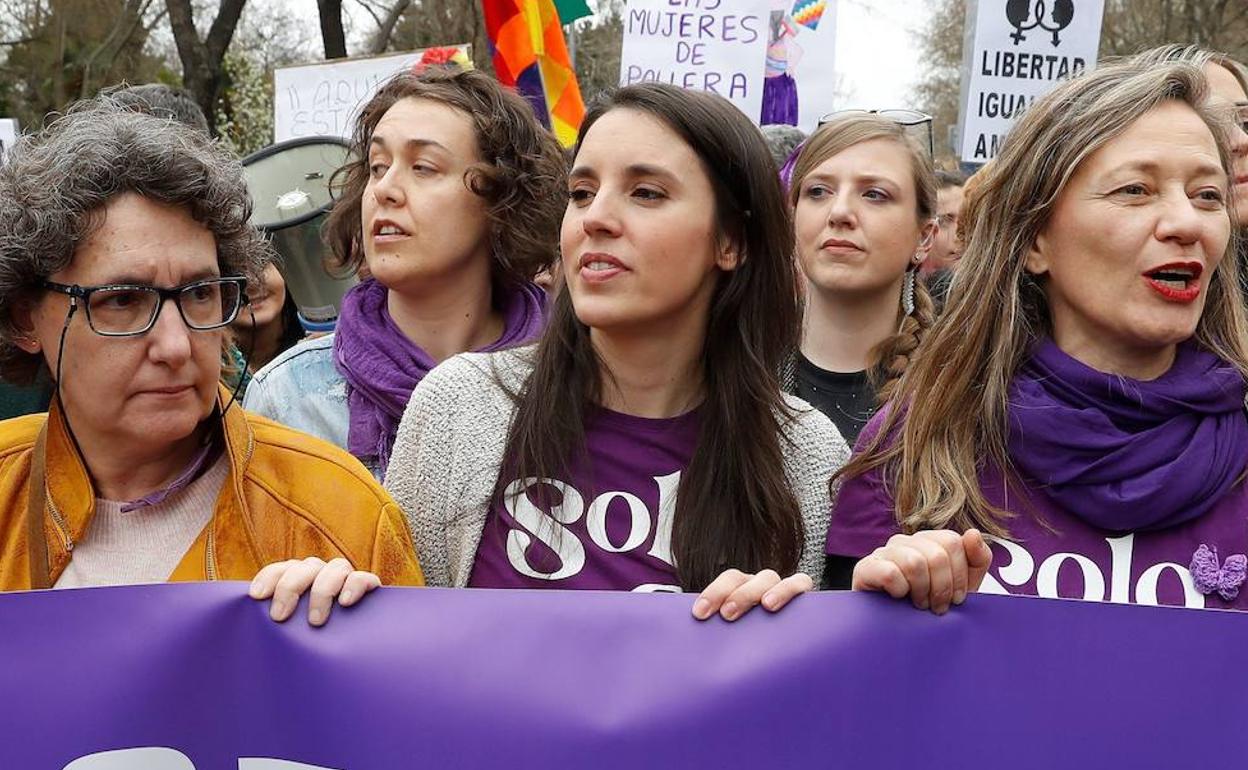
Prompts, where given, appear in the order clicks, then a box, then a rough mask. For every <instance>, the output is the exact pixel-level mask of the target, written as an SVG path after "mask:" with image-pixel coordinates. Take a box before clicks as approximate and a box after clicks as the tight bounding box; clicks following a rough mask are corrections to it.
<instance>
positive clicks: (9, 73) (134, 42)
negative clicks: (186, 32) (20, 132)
mask: <svg viewBox="0 0 1248 770" xmlns="http://www.w3.org/2000/svg"><path fill="white" fill-rule="evenodd" d="M163 16H164V10H163V8H162V7H161V6H160V5H159V4H158V3H157V2H156V0H0V29H3V30H4V33H3V35H4V36H5V38H6V39H5V40H4V41H3V43H0V57H3V58H2V63H0V114H5V115H9V116H12V117H16V118H18V119H19V120H20V121H21V122H22V124H23V125H25V126H29V127H32V128H33V127H37V126H38V125H39V124H40V123H41V122H42V121H43V118H44V116H45V115H46V114H47V113H49V112H53V111H58V110H61V109H63V108H64V107H65V106H67V105H68V103H69V102H71V101H73V100H75V99H79V98H83V97H88V96H92V95H94V94H95V93H96V92H97V91H99V90H100V88H102V87H104V86H108V85H112V84H114V83H117V82H120V81H122V80H130V81H136V80H138V81H146V80H152V79H155V78H156V75H157V73H158V71H159V68H160V60H159V58H158V57H156V56H154V55H152V54H151V53H149V52H148V51H147V43H148V39H149V36H150V34H151V32H152V30H153V28H154V27H155V26H156V25H157V24H159V23H160V21H161V20H162V18H163Z"/></svg>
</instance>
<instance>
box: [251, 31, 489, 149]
mask: <svg viewBox="0 0 1248 770" xmlns="http://www.w3.org/2000/svg"><path fill="white" fill-rule="evenodd" d="M457 47H458V48H459V49H460V50H462V51H464V52H465V53H467V52H468V51H469V46H467V45H461V46H457ZM425 50H427V49H421V50H419V51H409V52H407V53H401V54H394V55H391V56H375V57H372V58H368V59H337V60H334V61H328V62H321V63H319V64H304V65H299V66H296V67H281V68H278V69H276V70H274V72H273V141H274V142H275V143H276V142H284V141H286V140H287V139H295V138H297V137H301V136H341V137H349V136H350V135H351V129H352V128H353V126H354V121H355V115H356V112H357V111H358V110H359V108H360V107H361V106H362V105H363V104H364V103H365V102H367V101H368V100H369V99H371V98H372V96H373V94H375V93H377V90H378V89H379V88H381V86H382V84H383V83H385V82H386V81H387V80H389V79H390V78H391V77H392V76H394V74H395V73H397V72H400V71H402V70H404V69H407V68H409V67H411V66H412V65H413V64H416V63H417V62H419V61H420V57H421V55H422V54H423V53H424V52H425Z"/></svg>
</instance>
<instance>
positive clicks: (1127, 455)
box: [1009, 340, 1248, 532]
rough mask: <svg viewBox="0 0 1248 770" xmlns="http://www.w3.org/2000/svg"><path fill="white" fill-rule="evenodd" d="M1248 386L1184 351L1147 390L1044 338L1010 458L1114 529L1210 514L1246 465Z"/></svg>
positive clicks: (1020, 404)
mask: <svg viewBox="0 0 1248 770" xmlns="http://www.w3.org/2000/svg"><path fill="white" fill-rule="evenodd" d="M1246 389H1248V388H1246V386H1245V382H1244V378H1243V377H1242V376H1241V375H1240V374H1239V372H1238V371H1236V369H1235V367H1233V366H1231V365H1230V364H1228V363H1226V362H1225V361H1223V360H1221V359H1219V358H1218V357H1217V356H1215V355H1213V354H1212V353H1209V352H1208V351H1205V350H1202V349H1201V348H1199V347H1198V346H1197V345H1196V344H1195V343H1194V342H1191V341H1189V342H1185V343H1183V344H1181V345H1180V346H1179V348H1178V351H1177V353H1176V356H1175V360H1174V365H1173V366H1171V367H1170V371H1168V372H1166V373H1165V374H1163V375H1162V376H1161V377H1158V378H1157V379H1155V380H1151V381H1148V382H1144V381H1140V380H1132V379H1128V378H1126V377H1119V376H1116V375H1110V374H1103V373H1101V372H1098V371H1096V370H1094V369H1092V368H1090V367H1088V366H1085V365H1084V364H1082V363H1080V362H1079V361H1076V360H1075V359H1073V358H1071V357H1070V356H1068V355H1066V354H1065V353H1063V352H1062V351H1061V350H1060V349H1059V348H1058V347H1057V345H1056V344H1055V343H1053V341H1052V340H1045V341H1042V342H1041V343H1040V344H1038V345H1037V346H1036V348H1035V349H1034V350H1033V351H1032V357H1031V359H1030V360H1028V361H1027V363H1025V364H1024V365H1023V366H1022V368H1021V369H1020V371H1019V373H1018V375H1017V376H1016V377H1015V378H1014V382H1013V383H1012V386H1011V394H1010V403H1009V418H1010V432H1009V451H1010V456H1011V458H1012V460H1013V462H1014V464H1015V467H1016V468H1017V469H1018V470H1019V471H1020V473H1021V474H1022V476H1023V478H1024V479H1026V480H1027V482H1028V483H1030V484H1034V485H1035V486H1036V487H1038V488H1039V489H1040V490H1042V491H1043V493H1044V494H1046V495H1048V497H1050V498H1051V499H1052V500H1053V501H1054V502H1056V503H1057V504H1058V505H1060V506H1061V507H1062V508H1064V509H1065V510H1067V511H1069V512H1070V513H1071V514H1073V515H1075V516H1078V517H1080V518H1082V519H1083V520H1084V521H1086V522H1088V523H1089V524H1092V525H1094V526H1097V527H1100V528H1101V529H1105V530H1109V531H1113V532H1127V531H1133V530H1154V529H1164V528H1167V527H1172V526H1174V525H1176V524H1181V523H1183V522H1185V521H1189V520H1192V519H1195V518H1198V517H1199V516H1201V515H1203V514H1205V513H1206V512H1207V511H1209V510H1210V509H1211V508H1212V507H1213V506H1214V505H1215V504H1216V503H1217V502H1218V501H1219V500H1220V499H1221V498H1222V496H1223V495H1224V494H1226V492H1227V491H1228V490H1229V489H1230V488H1231V487H1232V486H1233V485H1234V484H1235V480H1236V478H1237V477H1238V476H1239V475H1240V473H1241V472H1243V470H1244V468H1245V465H1246V464H1248V419H1246V418H1245V414H1244V394H1245V391H1246Z"/></svg>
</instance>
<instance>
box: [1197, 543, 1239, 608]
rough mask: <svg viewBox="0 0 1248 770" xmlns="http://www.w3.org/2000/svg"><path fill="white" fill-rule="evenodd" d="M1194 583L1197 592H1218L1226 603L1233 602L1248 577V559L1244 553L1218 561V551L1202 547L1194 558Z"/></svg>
mask: <svg viewBox="0 0 1248 770" xmlns="http://www.w3.org/2000/svg"><path fill="white" fill-rule="evenodd" d="M1190 569H1191V571H1192V581H1193V582H1194V583H1195V584H1196V590H1198V591H1200V592H1201V593H1205V594H1211V593H1213V592H1214V591H1217V592H1218V594H1219V595H1220V596H1221V597H1222V598H1223V599H1225V600H1226V601H1228V602H1229V601H1233V600H1234V599H1235V597H1236V596H1238V595H1239V589H1240V587H1241V586H1242V585H1243V584H1244V578H1245V577H1248V557H1245V556H1244V554H1242V553H1236V554H1231V555H1230V556H1227V557H1226V561H1218V549H1217V548H1210V547H1209V546H1207V545H1203V544H1202V545H1201V546H1200V548H1197V549H1196V553H1195V555H1193V556H1192V564H1191V567H1190Z"/></svg>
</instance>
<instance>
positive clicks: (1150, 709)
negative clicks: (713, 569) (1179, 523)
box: [0, 583, 1248, 770]
mask: <svg viewBox="0 0 1248 770" xmlns="http://www.w3.org/2000/svg"><path fill="white" fill-rule="evenodd" d="M246 591H247V587H246V585H244V584H241V583H218V584H199V585H164V586H134V587H125V588H101V589H85V590H68V591H39V592H30V593H19V594H6V595H3V596H0V627H3V628H4V633H3V634H0V660H3V661H4V662H5V663H4V668H3V672H4V674H3V676H0V698H3V702H5V703H7V704H10V707H9V708H8V709H6V711H5V716H4V720H3V728H2V729H0V732H2V734H3V736H4V737H5V738H6V739H7V740H3V741H0V767H5V768H14V769H15V770H16V769H18V768H20V769H21V770H58V769H59V768H63V767H65V766H66V765H67V764H68V763H69V762H71V761H73V760H75V759H77V758H81V757H84V756H87V755H89V754H92V753H94V752H104V751H108V750H130V751H131V752H132V755H131V756H133V752H134V751H135V750H136V747H147V746H158V747H168V750H169V751H177V752H181V753H182V754H184V755H185V756H186V757H187V758H188V761H186V762H184V763H183V764H179V765H171V764H168V763H166V764H161V765H157V764H154V763H150V762H149V763H146V764H140V763H139V762H137V761H130V762H126V761H124V760H125V758H126V755H119V756H120V757H121V758H122V760H123V761H120V762H117V763H115V764H112V765H110V767H112V768H117V767H126V768H128V769H129V770H167V769H168V768H170V767H176V768H178V769H179V770H183V768H186V767H188V766H189V767H194V768H197V769H198V770H224V769H228V768H238V767H240V764H239V761H238V758H240V757H270V758H279V759H283V760H288V761H292V762H302V763H306V764H308V765H313V766H316V767H324V768H339V770H346V768H352V769H353V770H363V769H365V768H368V769H372V768H384V769H390V768H409V767H430V768H481V769H483V770H495V769H497V770H502V769H504V768H505V770H526V769H527V768H582V767H583V768H594V770H636V768H639V767H645V768H655V769H656V770H666V768H691V767H705V768H717V770H738V769H740V770H758V768H807V767H809V768H834V767H848V768H854V767H871V768H878V769H879V770H900V769H902V768H905V769H907V770H908V769H909V768H916V767H972V768H973V767H1009V768H1012V769H1013V770H1032V769H1033V768H1035V769H1037V770H1038V769H1041V768H1043V769H1044V770H1048V769H1049V768H1077V767H1078V768H1082V767H1110V768H1132V769H1133V770H1152V769H1153V768H1158V769H1160V768H1176V767H1182V768H1187V767H1238V766H1239V763H1240V762H1242V761H1243V757H1244V751H1245V747H1246V746H1245V744H1246V742H1245V739H1244V738H1243V724H1244V722H1245V720H1248V702H1246V701H1245V699H1244V697H1243V692H1242V690H1241V688H1240V686H1239V684H1240V677H1241V676H1242V674H1241V673H1239V668H1238V665H1237V664H1238V662H1239V661H1240V659H1241V657H1242V655H1243V650H1244V649H1245V648H1246V647H1248V622H1245V618H1244V617H1243V616H1240V615H1238V614H1236V613H1222V612H1188V611H1175V610H1164V609H1148V608H1142V607H1120V606H1101V605H1092V604H1084V603H1080V602H1053V601H1041V600H1025V599H1007V598H1001V597H991V596H972V597H971V598H970V599H969V600H968V601H967V603H966V605H964V606H962V607H959V608H956V609H955V610H954V611H952V612H950V613H949V614H947V615H945V616H943V617H936V616H934V615H932V614H930V613H926V612H919V611H916V610H914V609H913V608H911V607H909V606H908V605H906V604H904V603H902V602H894V601H891V600H889V599H888V598H887V597H883V596H879V595H863V594H848V593H840V594H812V595H809V596H803V597H800V598H799V599H797V600H796V601H795V602H794V603H793V604H792V605H791V606H790V607H787V608H785V609H784V610H783V611H782V612H780V613H778V614H776V615H769V614H767V613H764V612H760V611H754V612H751V613H750V614H749V615H747V616H746V617H744V618H743V619H742V620H740V621H738V622H736V623H733V624H728V623H724V622H722V621H719V620H712V621H710V622H708V623H699V622H697V621H695V620H693V619H692V618H691V617H690V616H689V609H690V606H691V605H692V602H693V597H691V596H668V595H657V596H656V595H649V596H643V595H637V594H630V593H622V592H575V591H485V590H481V591H464V590H438V589H394V588H383V589H381V590H379V591H378V592H377V593H376V594H375V595H373V596H370V597H369V598H368V599H366V600H365V601H364V602H363V603H362V604H361V605H360V606H359V607H356V608H352V609H348V610H344V609H335V610H334V616H333V618H331V620H330V622H329V624H328V625H327V626H326V627H325V628H322V629H313V628H311V627H310V626H308V625H307V623H306V622H305V621H304V620H303V614H304V613H306V605H305V607H303V608H300V610H299V613H300V614H299V616H298V617H296V618H294V619H292V620H290V621H289V622H287V623H285V624H281V625H279V624H276V623H273V622H271V621H269V619H268V617H267V604H265V603H261V602H254V601H251V600H250V599H248V598H246ZM958 716H960V717H961V718H962V719H961V721H960V722H959V720H958V719H957V718H955V717H958ZM937 723H940V724H942V725H944V726H943V727H942V728H941V729H929V728H928V726H930V725H933V724H937ZM942 758H947V759H942ZM88 761H90V760H88ZM191 763H193V764H191ZM98 767H99V765H96V768H98ZM242 767H246V765H242ZM266 767H272V768H274V770H276V767H279V766H274V765H266ZM74 770H94V768H92V767H91V765H89V764H87V763H86V762H84V763H82V764H80V765H75V766H74ZM292 770H293V768H292Z"/></svg>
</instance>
